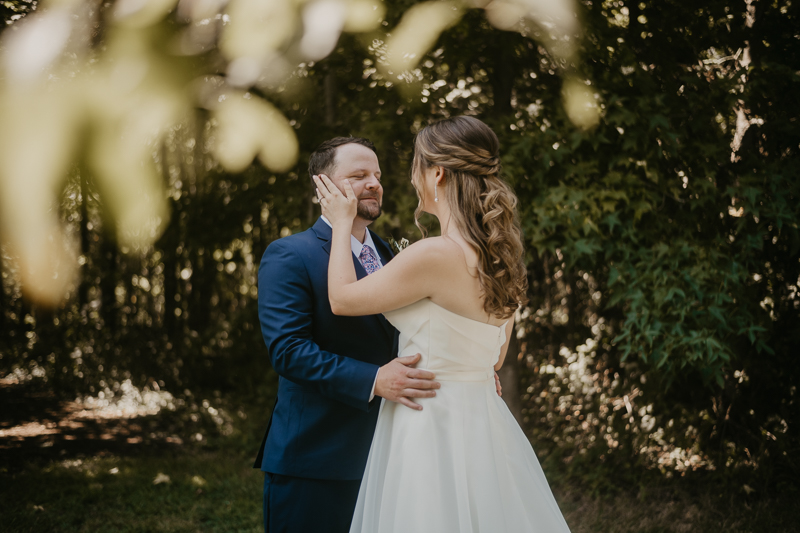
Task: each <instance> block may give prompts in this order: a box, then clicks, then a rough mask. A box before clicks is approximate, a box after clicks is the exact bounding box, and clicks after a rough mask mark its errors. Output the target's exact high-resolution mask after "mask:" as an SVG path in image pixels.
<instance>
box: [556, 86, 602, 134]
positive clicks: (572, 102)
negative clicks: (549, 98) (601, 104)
mask: <svg viewBox="0 0 800 533" xmlns="http://www.w3.org/2000/svg"><path fill="white" fill-rule="evenodd" d="M562 97H563V98H564V109H565V110H566V112H567V116H569V118H570V120H571V121H572V123H573V124H575V125H576V126H578V127H580V128H583V129H588V128H593V127H594V126H597V124H598V123H599V122H600V109H599V108H598V106H597V101H596V100H595V97H594V92H593V91H592V90H591V89H590V88H589V87H588V86H587V85H586V84H585V83H584V82H582V81H580V80H578V79H575V78H569V79H567V80H566V81H565V82H564V87H563V89H562Z"/></svg>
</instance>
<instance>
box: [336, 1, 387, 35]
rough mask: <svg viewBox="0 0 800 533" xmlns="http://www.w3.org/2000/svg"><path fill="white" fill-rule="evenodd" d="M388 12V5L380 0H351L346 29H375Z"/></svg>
mask: <svg viewBox="0 0 800 533" xmlns="http://www.w3.org/2000/svg"><path fill="white" fill-rule="evenodd" d="M385 14H386V6H384V5H383V2H380V1H379V0H350V1H349V2H348V3H347V19H346V20H345V23H344V31H348V32H364V31H370V30H374V29H375V28H377V27H378V25H380V23H381V21H382V20H383V16H384V15H385Z"/></svg>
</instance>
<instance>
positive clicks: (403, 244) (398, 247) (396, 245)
mask: <svg viewBox="0 0 800 533" xmlns="http://www.w3.org/2000/svg"><path fill="white" fill-rule="evenodd" d="M409 244H411V243H410V242H408V239H406V238H405V237H404V238H402V239H400V242H397V241H396V240H394V239H392V247H393V248H394V249H395V250H397V253H398V254H399V253H400V252H402V251H403V250H405V249H406V248H407V247H408V245H409Z"/></svg>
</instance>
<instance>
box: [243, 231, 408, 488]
mask: <svg viewBox="0 0 800 533" xmlns="http://www.w3.org/2000/svg"><path fill="white" fill-rule="evenodd" d="M372 238H373V240H374V242H375V246H376V248H377V249H378V250H377V251H378V253H379V254H380V256H381V261H382V262H383V264H386V262H388V261H389V260H390V259H391V258H392V251H391V249H390V248H389V245H388V244H386V243H385V242H384V241H382V240H381V239H379V238H378V237H377V236H376V235H375V234H374V233H373V234H372ZM330 240H331V228H330V226H328V225H327V224H326V223H325V222H324V221H323V220H322V219H319V220H317V222H316V224H314V226H313V227H312V228H311V229H309V230H307V231H304V232H302V233H298V234H296V235H292V236H289V237H285V238H283V239H279V240H277V241H274V242H273V243H272V244H270V245H269V247H268V248H267V251H266V252H264V256H263V258H262V259H261V266H260V267H259V270H258V318H259V322H260V323H261V332H262V334H263V336H264V342H265V343H266V345H267V349H268V351H269V357H270V360H271V361H272V366H273V367H274V368H275V371H276V372H277V373H278V375H279V376H280V377H279V382H278V398H277V402H276V404H275V407H274V409H273V411H272V418H271V419H270V422H269V427H268V428H267V432H266V435H265V436H264V442H263V443H262V445H261V450H260V451H259V454H258V457H257V458H256V464H255V465H254V466H255V468H261V470H263V471H265V472H271V473H273V474H282V475H287V476H295V477H304V478H314V479H339V480H347V479H361V477H362V475H363V474H364V468H365V466H366V463H367V455H368V454H369V447H370V443H371V442H372V435H373V433H374V431H375V424H376V422H377V418H378V409H379V407H380V398H375V399H374V400H373V401H372V402H370V401H369V396H370V393H371V392H372V386H373V383H374V381H375V376H376V374H377V371H378V368H379V367H380V366H381V365H384V364H386V363H388V362H389V361H390V360H391V359H392V358H394V357H395V356H396V354H397V331H396V330H395V329H394V327H392V325H391V324H389V322H387V321H386V319H385V318H384V317H383V315H371V316H361V317H344V316H336V315H334V314H333V313H332V312H331V308H330V303H329V301H328V261H329V258H330V249H331V243H330ZM353 262H354V264H355V267H356V274H357V276H358V278H359V279H360V278H362V277H364V276H366V272H365V271H364V268H363V267H362V266H361V263H360V262H359V261H358V259H357V258H356V257H355V256H353Z"/></svg>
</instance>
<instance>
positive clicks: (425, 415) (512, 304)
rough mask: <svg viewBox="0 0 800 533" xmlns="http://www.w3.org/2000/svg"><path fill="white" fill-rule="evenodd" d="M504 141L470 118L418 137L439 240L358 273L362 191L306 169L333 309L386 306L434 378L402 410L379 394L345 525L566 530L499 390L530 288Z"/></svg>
mask: <svg viewBox="0 0 800 533" xmlns="http://www.w3.org/2000/svg"><path fill="white" fill-rule="evenodd" d="M498 153H499V142H498V140H497V136H496V135H495V134H494V132H493V131H492V130H491V129H490V128H489V127H488V126H486V124H484V123H483V122H481V121H480V120H478V119H476V118H473V117H454V118H449V119H445V120H442V121H440V122H437V123H434V124H432V125H430V126H428V127H426V128H425V129H423V130H422V131H421V132H420V133H419V134H418V135H417V138H416V142H415V155H414V163H413V170H412V183H413V185H414V187H415V189H416V190H417V195H418V197H419V206H418V208H417V211H416V213H415V218H418V216H419V214H420V213H421V212H423V211H424V212H427V213H430V214H432V215H434V216H435V217H437V218H438V219H439V223H440V225H441V228H442V232H441V233H442V235H441V237H430V238H425V239H422V240H420V241H419V242H417V243H415V244H413V245H411V246H409V247H408V248H407V249H405V250H403V251H402V252H401V253H400V254H398V255H397V257H396V258H394V259H393V260H392V261H391V262H389V263H388V264H387V265H386V266H385V267H383V268H381V269H380V270H378V271H376V272H375V273H374V274H371V275H369V276H367V277H365V278H363V279H362V280H360V281H357V280H356V272H355V268H354V266H353V256H352V253H351V247H350V232H351V226H352V223H353V219H354V218H355V216H356V204H357V199H356V196H355V194H354V193H353V190H352V188H351V187H350V184H349V182H348V181H345V182H344V187H343V189H344V190H343V191H340V190H339V189H338V188H337V187H336V186H335V185H334V184H333V182H331V181H330V180H329V179H328V178H327V177H326V176H318V177H315V183H316V186H317V189H318V191H317V194H318V196H319V198H320V204H321V205H322V213H323V215H324V216H325V217H326V218H327V219H328V220H329V221H330V222H331V225H332V227H333V239H332V241H331V254H330V264H329V270H328V291H329V293H328V294H329V298H330V303H331V308H332V310H333V312H334V313H336V314H340V315H348V316H358V315H369V314H377V313H383V314H384V315H385V316H386V318H387V319H388V320H389V321H390V322H391V323H392V324H393V325H394V326H395V327H396V328H397V329H398V331H399V332H400V345H399V346H400V349H399V354H398V355H399V356H404V355H409V354H416V353H420V354H422V358H421V359H420V361H419V363H418V365H417V367H418V368H424V369H426V370H429V371H431V372H433V373H434V374H435V375H436V380H437V381H439V382H440V383H441V388H440V389H439V390H438V391H437V393H436V397H435V398H424V399H419V400H418V401H417V402H416V403H413V406H414V408H413V409H408V408H406V407H404V406H403V405H401V404H398V403H393V402H386V401H383V403H382V405H381V410H380V414H379V416H378V425H377V427H376V430H375V436H374V438H373V441H372V447H371V448H370V452H369V459H368V461H367V467H366V471H365V473H364V477H363V480H362V482H361V488H360V490H359V493H358V502H357V504H356V510H355V515H354V517H353V521H352V524H351V526H350V531H351V533H355V532H363V533H390V532H391V533H424V532H431V533H447V532H453V533H465V532H475V533H477V532H490V533H499V532H548V533H550V532H568V531H569V528H568V527H567V524H566V522H565V521H564V518H563V516H562V515H561V511H560V510H559V508H558V505H557V503H556V501H555V499H554V498H553V494H552V492H551V491H550V488H549V486H548V484H547V480H546V479H545V477H544V474H543V472H542V469H541V467H540V466H539V462H538V460H537V459H536V455H535V454H534V452H533V449H532V448H531V445H530V443H529V442H528V440H527V438H526V437H525V434H524V433H523V431H522V430H521V429H520V427H519V426H518V425H517V423H516V421H515V420H514V417H513V416H512V415H511V413H510V412H509V411H508V408H507V407H506V405H505V403H504V402H503V401H502V400H501V399H500V398H499V397H498V396H497V394H496V393H495V384H494V379H493V378H494V371H495V370H498V369H499V368H500V366H501V365H502V364H503V359H504V357H505V354H506V351H507V350H508V345H509V337H510V335H511V332H512V328H513V316H514V313H515V311H516V310H517V308H518V307H519V305H520V304H521V303H522V302H523V301H524V299H525V292H526V289H527V282H526V273H525V266H524V263H523V262H522V242H521V237H520V229H519V222H518V220H517V216H516V203H517V199H516V197H515V195H514V192H513V191H512V190H511V188H510V187H509V186H508V185H507V184H506V183H505V182H503V180H502V179H501V178H500V175H499V174H500V160H499V157H498Z"/></svg>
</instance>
